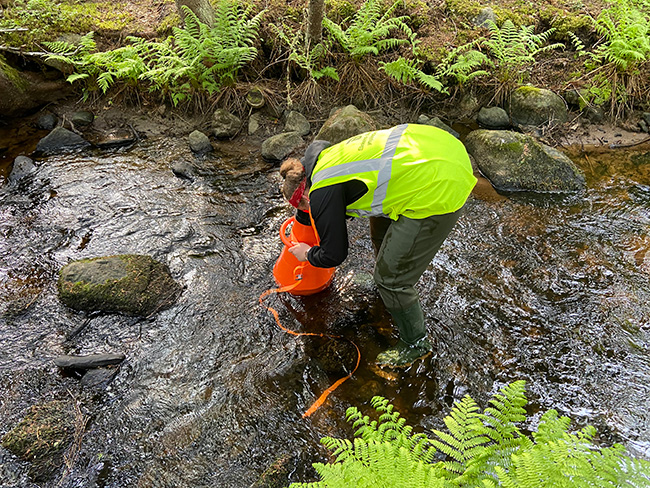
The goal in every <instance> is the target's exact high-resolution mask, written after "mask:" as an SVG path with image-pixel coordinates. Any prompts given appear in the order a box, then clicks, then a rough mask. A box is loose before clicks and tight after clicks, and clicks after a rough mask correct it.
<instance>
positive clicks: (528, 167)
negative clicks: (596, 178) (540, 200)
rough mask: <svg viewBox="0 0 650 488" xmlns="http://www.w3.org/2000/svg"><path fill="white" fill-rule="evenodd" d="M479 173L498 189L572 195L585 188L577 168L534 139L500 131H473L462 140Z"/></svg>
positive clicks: (554, 150)
mask: <svg viewBox="0 0 650 488" xmlns="http://www.w3.org/2000/svg"><path fill="white" fill-rule="evenodd" d="M465 145H466V147H467V151H468V152H469V153H470V154H471V155H472V156H473V157H474V159H475V161H476V164H477V165H478V167H479V169H480V170H481V173H483V174H484V175H485V176H486V177H487V179H489V180H490V182H491V183H492V184H493V185H494V187H495V188H497V189H498V190H507V191H538V192H572V191H580V190H583V189H584V188H585V178H584V175H583V174H582V172H581V171H580V170H579V169H578V167H577V166H576V165H575V164H574V163H573V161H571V160H570V159H569V158H568V157H567V156H565V155H564V154H562V153H561V152H560V151H558V150H557V149H554V148H552V147H549V146H546V145H545V144H541V143H540V142H538V141H537V140H536V139H534V138H533V137H530V136H528V135H525V134H520V133H517V132H511V131H503V130H494V131H492V130H476V131H473V132H471V133H470V134H469V135H468V136H467V139H466V140H465Z"/></svg>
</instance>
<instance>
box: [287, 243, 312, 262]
mask: <svg viewBox="0 0 650 488" xmlns="http://www.w3.org/2000/svg"><path fill="white" fill-rule="evenodd" d="M310 249H311V246H310V245H309V244H305V243H304V242H299V243H298V244H296V245H295V246H292V247H290V248H289V252H290V253H291V254H293V255H294V256H296V259H297V260H298V261H307V253H308V252H309V250H310Z"/></svg>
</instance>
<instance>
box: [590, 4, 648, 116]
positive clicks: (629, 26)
mask: <svg viewBox="0 0 650 488" xmlns="http://www.w3.org/2000/svg"><path fill="white" fill-rule="evenodd" d="M639 3H641V2H639ZM646 6H647V5H646ZM648 12H650V10H648V9H646V13H643V12H642V10H641V9H640V7H637V6H636V5H635V4H634V3H633V2H632V1H630V0H617V2H615V3H614V4H613V5H612V6H611V7H609V8H608V9H606V10H603V11H602V12H601V14H600V15H599V16H598V18H597V19H596V20H595V29H596V31H597V32H598V34H600V35H601V36H602V37H601V41H602V42H601V44H599V45H597V46H596V48H595V49H594V51H593V52H591V53H590V54H589V56H588V57H589V59H588V61H587V62H586V63H585V66H586V67H587V68H589V69H591V71H590V73H589V75H588V76H591V83H590V84H589V85H588V90H589V93H590V95H591V96H592V100H591V101H596V102H597V103H598V102H601V103H606V102H609V103H610V107H611V112H612V113H617V114H620V112H621V111H622V109H624V108H632V107H633V105H634V99H635V98H636V97H639V95H640V94H641V93H642V92H644V91H645V89H646V87H643V86H641V84H640V81H641V80H640V77H641V76H646V77H647V73H645V75H642V67H643V65H644V64H647V63H648V62H650V16H649V15H648Z"/></svg>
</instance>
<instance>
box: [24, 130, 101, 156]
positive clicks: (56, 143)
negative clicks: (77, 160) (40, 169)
mask: <svg viewBox="0 0 650 488" xmlns="http://www.w3.org/2000/svg"><path fill="white" fill-rule="evenodd" d="M88 146H90V142H88V141H87V140H86V139H84V138H83V137H81V136H80V135H79V134H75V133H74V132H72V131H69V130H68V129H64V128H63V127H57V128H55V129H54V130H53V131H52V132H50V133H49V134H48V135H46V136H45V137H44V138H43V139H41V140H40V141H38V144H37V145H36V151H35V153H36V154H44V155H50V154H58V153H61V152H64V151H68V150H71V149H80V148H85V147H88Z"/></svg>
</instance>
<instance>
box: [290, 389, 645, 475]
mask: <svg viewBox="0 0 650 488" xmlns="http://www.w3.org/2000/svg"><path fill="white" fill-rule="evenodd" d="M524 387H525V383H524V382H523V381H517V382H514V383H512V384H510V385H508V386H506V387H504V388H502V389H501V390H500V392H499V393H497V394H496V395H494V397H493V398H492V399H491V400H490V405H491V406H490V407H487V408H486V409H485V410H484V411H483V412H480V411H479V408H478V406H477V404H476V403H475V402H474V400H472V399H471V398H470V397H469V396H465V397H464V398H463V399H462V400H460V401H459V402H457V403H456V404H455V405H454V408H453V409H452V411H451V412H450V414H449V415H448V416H447V417H446V418H445V419H444V422H445V426H446V427H447V432H442V431H438V430H434V431H433V437H428V436H427V435H426V434H423V433H417V434H416V433H414V432H413V428H412V427H411V426H408V425H406V421H405V420H404V419H403V418H400V414H399V413H398V412H396V411H394V408H393V406H392V405H390V404H389V402H388V400H386V399H384V398H381V397H375V398H373V399H372V402H371V404H372V407H373V408H374V409H375V410H376V411H377V414H378V415H379V418H378V420H371V419H370V417H369V416H363V415H362V414H361V413H360V412H359V410H358V409H357V408H354V407H352V408H349V409H348V411H347V419H348V421H349V422H350V423H352V425H353V427H354V428H355V429H356V432H355V438H354V441H349V440H347V439H334V438H331V437H326V438H324V439H323V440H322V443H323V444H324V445H325V446H326V447H327V448H328V449H330V450H332V451H333V455H334V456H335V458H336V460H335V461H334V462H333V463H330V464H321V463H317V464H315V465H314V467H315V468H316V471H317V472H318V474H319V476H320V478H321V481H318V482H315V483H294V484H292V485H291V487H290V488H320V487H323V488H325V487H327V488H337V487H349V486H354V487H356V488H364V487H367V488H375V487H377V486H382V487H386V488H389V487H390V488H392V487H394V488H424V487H436V488H452V487H482V488H493V487H494V488H496V487H497V486H502V487H505V488H528V487H529V488H562V487H566V488H569V487H571V488H581V487H584V488H587V487H594V486H597V487H635V486H637V487H640V486H648V482H650V463H649V462H647V461H641V460H635V459H631V458H629V457H628V456H626V455H625V449H624V447H623V446H621V445H618V444H616V445H614V446H612V447H607V448H599V447H597V446H595V445H594V437H595V434H596V431H595V429H594V428H593V427H591V426H587V427H585V428H583V429H581V430H580V431H578V432H575V433H570V432H569V430H568V429H569V424H570V421H569V419H568V418H567V417H559V415H558V413H557V412H556V411H555V410H549V411H548V412H546V413H545V414H544V415H542V417H541V420H540V422H539V426H538V428H537V432H534V433H532V435H526V434H525V433H524V432H522V431H521V429H520V428H519V427H517V425H516V424H517V423H519V422H523V421H525V420H526V411H525V409H524V407H525V405H526V403H527V400H526V397H525V393H524Z"/></svg>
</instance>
